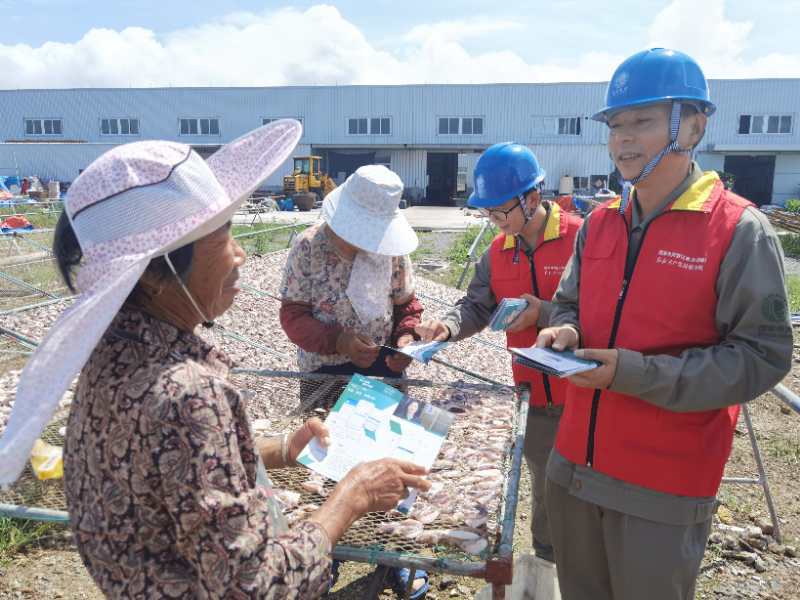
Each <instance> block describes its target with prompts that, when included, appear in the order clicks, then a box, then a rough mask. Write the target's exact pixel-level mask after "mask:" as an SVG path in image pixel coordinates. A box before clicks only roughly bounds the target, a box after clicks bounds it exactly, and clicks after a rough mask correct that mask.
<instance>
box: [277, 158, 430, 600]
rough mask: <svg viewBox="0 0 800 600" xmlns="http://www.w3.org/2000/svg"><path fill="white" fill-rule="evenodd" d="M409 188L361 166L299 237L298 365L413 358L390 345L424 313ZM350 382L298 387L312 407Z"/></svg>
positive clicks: (291, 280)
mask: <svg viewBox="0 0 800 600" xmlns="http://www.w3.org/2000/svg"><path fill="white" fill-rule="evenodd" d="M402 193H403V182H402V181H401V180H400V178H399V177H398V176H397V175H396V174H395V173H393V172H392V171H390V170H389V169H387V168H386V167H384V166H380V165H367V166H364V167H361V168H359V169H358V170H357V171H356V172H355V173H353V174H352V175H351V176H350V177H348V178H347V181H345V183H344V184H343V185H342V186H340V187H338V188H336V189H335V190H334V191H333V192H331V193H330V194H328V196H327V197H326V198H325V201H324V202H323V205H322V216H323V218H324V219H325V222H324V223H322V224H319V225H314V226H312V227H309V228H308V229H306V230H305V231H303V233H301V234H300V235H299V236H298V237H297V238H296V239H295V241H294V244H293V245H292V249H291V250H290V252H289V257H288V259H287V261H286V269H285V271H284V275H283V283H282V285H281V311H280V319H281V325H282V326H283V329H284V331H285V332H286V335H287V336H288V337H289V339H290V340H291V341H292V342H294V343H295V344H297V361H298V363H299V367H300V370H302V371H307V372H313V373H323V374H332V375H352V374H353V373H361V374H362V375H373V376H378V377H392V378H396V377H400V376H402V374H403V371H404V370H405V368H406V367H407V366H408V364H409V362H410V361H411V359H410V358H408V357H407V356H405V355H403V354H400V353H393V352H391V350H389V349H388V348H387V346H392V347H396V348H402V347H403V346H405V345H406V344H408V343H410V342H411V341H412V340H413V339H414V335H415V334H414V328H415V327H416V326H417V325H419V323H420V321H421V315H422V311H423V308H422V305H421V304H420V302H419V300H417V298H416V296H415V295H414V280H413V275H412V272H411V260H410V259H409V257H408V255H409V254H410V253H411V252H412V251H413V250H414V249H415V248H416V247H417V244H418V240H417V235H416V234H415V233H414V230H413V229H411V227H410V226H409V224H408V222H407V221H406V219H405V217H404V216H403V215H402V213H401V212H400V210H399V208H398V205H399V203H400V198H401V196H402ZM343 386H344V384H333V385H329V386H326V385H321V384H320V383H319V382H314V381H306V382H303V385H302V386H301V390H300V391H301V395H302V396H303V401H304V402H305V403H306V404H307V405H313V404H316V403H318V402H320V400H321V401H322V402H323V403H328V404H330V403H332V402H333V401H335V397H336V396H338V394H339V392H340V391H341V389H342V388H343ZM336 568H337V565H336V564H334V569H336ZM409 576H410V573H409V570H408V569H395V570H393V571H392V572H391V578H392V584H393V586H394V587H395V589H397V590H401V589H403V590H404V589H405V587H406V583H407V579H408V577H409ZM427 591H428V583H427V573H425V572H424V571H417V573H416V576H415V583H414V585H413V589H412V594H411V598H412V599H413V600H419V599H421V598H423V597H424V596H425V594H426V593H427Z"/></svg>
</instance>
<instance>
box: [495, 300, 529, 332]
mask: <svg viewBox="0 0 800 600" xmlns="http://www.w3.org/2000/svg"><path fill="white" fill-rule="evenodd" d="M526 308H528V301H527V300H523V299H522V298H503V299H502V300H501V301H500V304H498V305H497V308H496V309H494V312H493V313H492V318H491V320H490V321H489V329H491V330H492V331H505V330H506V329H508V327H509V326H510V325H511V323H513V322H514V321H515V320H516V318H517V317H518V316H520V315H521V314H522V312H523V311H524V310H525V309H526Z"/></svg>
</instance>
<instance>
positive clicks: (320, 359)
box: [281, 224, 414, 371]
mask: <svg viewBox="0 0 800 600" xmlns="http://www.w3.org/2000/svg"><path fill="white" fill-rule="evenodd" d="M352 266H353V263H352V262H351V261H349V260H346V259H344V258H342V257H341V256H340V255H339V253H338V252H337V251H336V249H335V247H334V246H333V243H332V241H331V239H330V237H329V236H328V233H327V225H325V224H320V225H314V226H312V227H309V228H308V229H306V230H305V231H303V232H302V233H301V234H300V235H298V236H297V237H296V238H295V240H294V243H293V244H292V249H291V250H290V251H289V257H288V258H287V259H286V268H285V270H284V272H283V282H282V284H281V300H282V301H283V302H302V303H304V304H309V305H310V306H311V313H312V315H313V317H314V318H315V319H317V320H318V321H320V322H322V323H326V324H336V325H339V326H341V327H343V328H345V329H351V330H353V331H355V332H356V333H360V334H361V335H363V336H365V337H367V338H369V339H371V340H372V341H373V342H374V343H375V344H378V345H382V344H387V343H389V342H390V340H391V337H392V329H393V322H392V321H393V309H394V306H395V305H398V304H402V303H404V302H407V301H408V300H409V298H411V297H412V295H413V293H414V282H413V273H412V268H411V259H410V258H409V257H408V256H397V257H394V258H392V275H391V277H392V280H391V286H390V293H389V297H387V298H386V312H385V315H384V317H383V318H380V319H374V320H372V321H370V322H369V323H366V324H365V323H362V322H361V320H360V319H359V318H358V315H356V312H355V310H353V306H352V305H351V304H350V300H349V299H348V297H347V286H348V284H349V283H350V271H351V269H352ZM349 360H350V359H349V358H348V357H346V356H343V355H341V354H316V353H314V352H308V351H306V350H303V349H302V348H298V349H297V362H298V366H299V368H300V370H301V371H314V370H316V369H318V368H320V367H321V366H323V365H341V364H344V363H346V362H348V361H349Z"/></svg>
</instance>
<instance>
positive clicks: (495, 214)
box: [478, 198, 522, 223]
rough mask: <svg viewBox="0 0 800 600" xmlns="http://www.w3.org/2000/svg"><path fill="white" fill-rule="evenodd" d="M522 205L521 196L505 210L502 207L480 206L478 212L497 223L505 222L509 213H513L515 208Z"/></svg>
mask: <svg viewBox="0 0 800 600" xmlns="http://www.w3.org/2000/svg"><path fill="white" fill-rule="evenodd" d="M520 206H522V205H521V204H520V201H519V198H517V203H516V204H515V205H514V206H512V207H511V208H509V209H508V210H503V209H502V208H479V209H478V212H479V213H480V214H481V216H482V217H486V218H488V219H492V220H493V221H496V222H497V223H505V222H506V221H507V220H508V215H509V214H511V212H512V211H513V210H514V209H515V208H518V207H520Z"/></svg>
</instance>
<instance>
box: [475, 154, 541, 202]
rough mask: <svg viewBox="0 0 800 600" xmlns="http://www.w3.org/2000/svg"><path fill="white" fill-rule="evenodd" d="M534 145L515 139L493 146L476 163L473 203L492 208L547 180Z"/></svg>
mask: <svg viewBox="0 0 800 600" xmlns="http://www.w3.org/2000/svg"><path fill="white" fill-rule="evenodd" d="M544 176H545V172H544V169H542V168H541V167H540V166H539V161H538V160H536V155H535V154H534V153H533V152H531V150H530V148H528V147H527V146H523V145H522V144H515V143H513V142H503V143H501V144H494V145H493V146H489V148H487V149H486V151H485V152H484V153H483V154H481V157H480V158H479V159H478V162H477V164H476V165H475V177H474V179H475V191H473V192H472V195H470V197H469V202H468V204H469V206H473V207H475V208H489V207H492V206H500V205H501V204H503V203H504V202H507V201H509V200H511V199H512V198H517V197H519V196H521V195H523V194H524V193H525V192H527V191H528V190H530V189H532V188H534V187H536V186H537V185H539V184H540V183H541V182H542V181H543V180H544Z"/></svg>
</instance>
